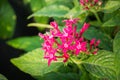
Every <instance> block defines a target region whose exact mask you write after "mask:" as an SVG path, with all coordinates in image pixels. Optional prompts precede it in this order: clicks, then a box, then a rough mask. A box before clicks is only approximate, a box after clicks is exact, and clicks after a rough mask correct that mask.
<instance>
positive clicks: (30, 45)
mask: <svg viewBox="0 0 120 80" xmlns="http://www.w3.org/2000/svg"><path fill="white" fill-rule="evenodd" d="M42 42H43V39H41V38H40V37H39V36H33V37H21V38H16V39H13V40H10V41H8V42H7V44H9V45H10V46H12V47H14V48H18V49H22V50H25V51H31V50H33V49H36V48H39V47H41V44H42Z"/></svg>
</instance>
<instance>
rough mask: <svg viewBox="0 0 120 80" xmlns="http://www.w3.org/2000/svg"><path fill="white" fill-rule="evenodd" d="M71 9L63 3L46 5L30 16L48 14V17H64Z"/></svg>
mask: <svg viewBox="0 0 120 80" xmlns="http://www.w3.org/2000/svg"><path fill="white" fill-rule="evenodd" d="M68 11H69V8H68V7H66V6H63V5H50V6H46V7H44V8H43V9H41V10H39V11H37V12H36V13H34V14H32V15H31V16H29V18H31V17H33V16H38V17H41V16H47V17H64V15H65V14H66V13H67V12H68Z"/></svg>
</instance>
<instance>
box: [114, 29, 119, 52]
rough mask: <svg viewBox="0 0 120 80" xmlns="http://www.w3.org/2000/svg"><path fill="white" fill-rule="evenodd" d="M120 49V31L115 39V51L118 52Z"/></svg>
mask: <svg viewBox="0 0 120 80" xmlns="http://www.w3.org/2000/svg"><path fill="white" fill-rule="evenodd" d="M118 50H120V31H119V32H118V33H117V34H116V36H115V38H114V41H113V51H114V52H115V53H116V52H118Z"/></svg>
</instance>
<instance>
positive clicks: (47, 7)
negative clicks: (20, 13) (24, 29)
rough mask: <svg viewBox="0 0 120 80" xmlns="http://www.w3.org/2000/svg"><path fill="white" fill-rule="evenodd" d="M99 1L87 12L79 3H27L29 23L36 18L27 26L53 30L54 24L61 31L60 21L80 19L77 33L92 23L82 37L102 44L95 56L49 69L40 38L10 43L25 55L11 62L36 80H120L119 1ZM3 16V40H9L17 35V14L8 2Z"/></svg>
mask: <svg viewBox="0 0 120 80" xmlns="http://www.w3.org/2000/svg"><path fill="white" fill-rule="evenodd" d="M91 1H92V0H91ZM98 1H102V2H100V3H99V4H97V5H94V6H93V7H90V8H87V7H86V6H84V5H82V3H81V4H80V2H79V1H78V0H24V2H26V3H27V4H29V5H30V9H31V10H32V11H33V14H31V15H30V16H28V19H30V18H34V23H30V24H28V26H35V27H37V28H38V27H39V28H41V29H43V28H44V29H46V28H49V29H50V28H52V27H51V26H50V25H49V21H52V20H55V21H57V22H58V24H59V25H60V26H59V28H60V29H61V30H62V29H63V28H64V26H63V24H62V23H61V20H63V19H67V18H71V17H72V18H80V20H79V23H78V24H77V26H78V28H77V31H80V29H81V27H82V25H83V23H85V22H87V23H90V25H91V26H90V28H89V29H88V30H87V31H86V32H85V33H84V34H83V37H85V39H86V40H87V41H88V42H90V40H91V39H93V38H96V39H100V41H101V42H100V45H99V46H98V48H99V51H98V52H97V54H96V55H89V56H88V57H87V58H86V56H85V55H82V54H81V55H80V56H81V57H85V58H84V59H81V58H75V57H71V59H70V60H69V61H68V62H67V63H63V62H61V60H58V61H56V62H52V64H51V65H50V66H48V65H47V61H46V60H44V58H43V54H44V52H43V50H42V49H41V47H42V43H43V40H42V39H41V38H39V37H37V36H32V37H20V38H17V39H13V40H9V41H7V44H9V45H11V46H12V47H14V48H18V49H22V50H25V51H26V53H25V54H24V55H22V56H20V57H18V58H13V59H11V62H12V63H13V64H14V65H15V66H17V67H18V68H19V69H20V70H21V71H23V72H25V73H28V74H30V75H31V76H33V77H34V78H35V79H36V80H54V79H58V80H120V66H119V65H120V60H119V59H120V1H119V0H106V1H105V0H98ZM89 3H90V2H89ZM89 3H87V6H88V7H89V5H88V4H89ZM101 3H102V4H101ZM5 6H6V7H5ZM8 10H9V11H8ZM4 13H5V14H4ZM1 15H2V16H1ZM0 16H1V18H2V19H0V32H1V33H0V38H3V39H6V38H10V37H11V36H12V34H13V32H14V25H15V17H14V16H15V14H14V12H13V10H12V8H11V7H10V5H9V4H8V2H7V1H6V0H2V2H1V3H0ZM44 32H46V31H44ZM0 78H1V77H0ZM3 80H4V79H3Z"/></svg>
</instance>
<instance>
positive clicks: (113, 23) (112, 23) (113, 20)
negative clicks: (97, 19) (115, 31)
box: [102, 11, 120, 27]
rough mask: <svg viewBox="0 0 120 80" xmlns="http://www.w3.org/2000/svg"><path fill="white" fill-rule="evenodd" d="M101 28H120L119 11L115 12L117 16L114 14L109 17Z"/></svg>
mask: <svg viewBox="0 0 120 80" xmlns="http://www.w3.org/2000/svg"><path fill="white" fill-rule="evenodd" d="M109 17H110V15H109ZM102 26H108V27H114V26H120V11H117V14H115V13H114V14H113V16H111V18H110V19H109V20H108V21H106V22H105V23H103V25H102Z"/></svg>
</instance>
